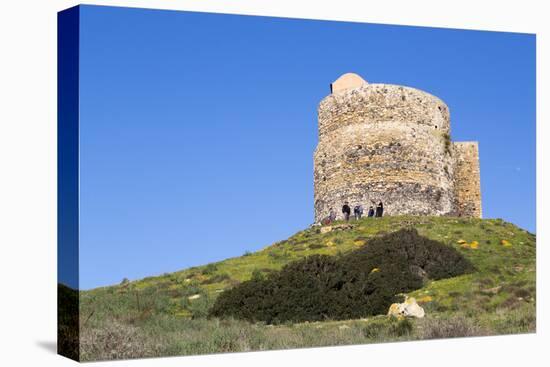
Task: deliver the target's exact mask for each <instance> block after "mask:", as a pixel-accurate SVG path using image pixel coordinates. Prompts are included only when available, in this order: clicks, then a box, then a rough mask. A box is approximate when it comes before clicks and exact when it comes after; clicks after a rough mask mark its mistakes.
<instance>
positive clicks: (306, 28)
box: [80, 6, 536, 289]
mask: <svg viewBox="0 0 550 367" xmlns="http://www.w3.org/2000/svg"><path fill="white" fill-rule="evenodd" d="M80 17H81V25H80V27H81V34H80V36H81V42H80V179H81V182H80V195H81V197H80V198H81V199H80V288H81V289H88V288H93V287H97V286H103V285H109V284H113V283H118V282H120V281H121V280H122V279H123V278H125V277H126V278H129V279H138V278H142V277H145V276H149V275H157V274H162V273H164V272H172V271H176V270H180V269H183V268H186V267H189V266H193V265H200V264H204V263H207V262H212V261H217V260H222V259H224V258H227V257H233V256H240V255H242V254H243V253H244V252H245V251H254V250H258V249H260V248H262V247H265V246H267V245H269V244H271V243H273V242H275V241H278V240H281V239H284V238H286V237H288V236H289V235H291V234H293V233H295V232H297V231H299V230H301V229H303V228H305V227H307V226H308V225H309V224H311V222H312V221H313V158H312V157H313V151H314V149H315V146H316V144H317V116H316V109H317V104H318V103H319V101H320V100H321V99H322V98H323V97H324V96H326V95H327V94H328V93H329V84H330V83H331V82H332V81H333V80H335V79H336V78H338V76H340V75H341V74H343V73H345V72H355V73H358V74H360V75H361V76H362V77H363V78H364V79H366V80H367V81H369V82H373V83H377V82H378V83H391V84H400V85H406V86H412V87H415V88H419V89H422V90H425V91H427V92H429V93H432V94H434V95H436V96H438V97H440V98H441V99H443V100H444V101H445V102H446V103H447V105H448V106H449V108H450V111H451V129H452V138H453V140H456V141H465V140H477V141H479V148H480V159H481V185H482V200H483V214H484V217H486V218H503V219H505V220H507V221H510V222H513V223H515V224H517V225H519V226H521V227H523V228H526V229H528V230H530V231H533V232H534V231H535V204H536V200H535V36H534V35H526V34H513V33H500V32H480V31H463V30H446V29H436V28H419V27H405V26H388V25H374V24H360V23H344V22H329V21H312V20H296V19H281V18H268V17H247V16H235V15H221V14H207V13H187V12H176V11H159V10H145V9H130V8H112V7H94V6H84V7H82V8H81V15H80Z"/></svg>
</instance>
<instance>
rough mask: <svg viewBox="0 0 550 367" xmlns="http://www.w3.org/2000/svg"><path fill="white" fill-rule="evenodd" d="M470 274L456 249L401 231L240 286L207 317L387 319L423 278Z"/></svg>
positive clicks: (294, 264) (271, 320)
mask: <svg viewBox="0 0 550 367" xmlns="http://www.w3.org/2000/svg"><path fill="white" fill-rule="evenodd" d="M418 269H421V270H422V275H420V274H419V272H418ZM472 270H473V266H472V265H471V263H470V262H469V261H468V260H466V259H465V258H464V257H462V255H461V254H460V253H459V252H458V251H457V250H455V249H454V248H452V247H449V246H446V245H444V244H442V243H439V242H437V241H433V240H430V239H427V238H425V237H422V236H420V235H419V234H418V232H417V231H416V230H414V229H406V230H405V229H402V230H400V231H397V232H394V233H391V234H388V235H385V236H383V237H378V238H375V239H373V240H371V241H370V242H369V245H368V246H364V247H361V248H360V249H358V250H355V251H353V252H351V253H349V254H346V255H342V256H339V257H336V256H326V255H313V256H309V257H307V258H305V259H303V260H299V261H294V262H291V263H289V264H287V265H286V266H285V267H284V268H283V269H282V270H281V271H279V272H274V273H271V274H269V275H268V276H267V277H265V278H264V279H251V280H249V281H246V282H243V283H241V284H240V285H238V286H236V287H235V288H233V289H229V290H227V291H225V292H223V293H222V294H221V295H220V296H219V297H218V298H217V300H216V302H215V304H214V306H213V307H212V309H211V310H210V315H211V316H216V317H223V316H232V317H234V318H237V319H245V320H249V321H263V322H267V323H284V322H287V321H291V322H301V321H320V320H325V319H335V320H341V319H350V318H359V317H364V316H368V315H376V314H382V313H386V312H387V309H388V307H389V305H390V304H391V303H393V302H396V301H397V300H398V298H397V297H396V295H397V294H399V293H406V292H410V291H412V290H415V289H418V288H420V287H422V284H423V276H427V277H428V278H429V279H442V278H448V277H453V276H457V275H460V274H464V273H466V272H469V271H472Z"/></svg>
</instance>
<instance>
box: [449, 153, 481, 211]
mask: <svg viewBox="0 0 550 367" xmlns="http://www.w3.org/2000/svg"><path fill="white" fill-rule="evenodd" d="M453 152H454V155H455V177H454V180H455V199H456V214H457V215H458V216H461V217H476V218H481V215H482V211H481V188H480V179H479V177H480V172H479V151H478V144H477V142H460V143H453Z"/></svg>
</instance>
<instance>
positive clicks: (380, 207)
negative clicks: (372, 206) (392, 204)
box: [376, 202, 384, 217]
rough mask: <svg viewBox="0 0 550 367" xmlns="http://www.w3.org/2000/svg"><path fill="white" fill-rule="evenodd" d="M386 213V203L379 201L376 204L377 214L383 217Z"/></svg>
mask: <svg viewBox="0 0 550 367" xmlns="http://www.w3.org/2000/svg"><path fill="white" fill-rule="evenodd" d="M383 214H384V205H383V204H382V202H379V203H378V205H377V206H376V216H377V217H381V216H382V215H383Z"/></svg>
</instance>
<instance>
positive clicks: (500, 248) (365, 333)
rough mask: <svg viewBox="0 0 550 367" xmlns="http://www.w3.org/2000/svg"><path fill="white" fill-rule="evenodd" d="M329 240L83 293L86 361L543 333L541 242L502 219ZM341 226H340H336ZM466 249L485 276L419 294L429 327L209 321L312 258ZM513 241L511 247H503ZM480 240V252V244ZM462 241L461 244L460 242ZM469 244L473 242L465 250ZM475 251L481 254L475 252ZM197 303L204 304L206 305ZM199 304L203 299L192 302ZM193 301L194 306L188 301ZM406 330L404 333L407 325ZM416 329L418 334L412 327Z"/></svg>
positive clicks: (428, 221)
mask: <svg viewBox="0 0 550 367" xmlns="http://www.w3.org/2000/svg"><path fill="white" fill-rule="evenodd" d="M350 223H351V224H352V225H353V227H352V228H351V229H346V230H333V231H331V232H328V233H321V231H320V227H312V228H308V229H306V230H304V231H300V232H298V233H296V234H295V235H293V236H291V237H290V238H288V239H287V240H285V241H281V242H278V243H274V244H272V245H271V246H268V247H266V248H264V249H262V250H260V251H257V252H250V253H248V252H247V253H245V254H243V255H242V256H239V257H235V258H230V259H227V260H224V261H220V262H217V263H213V264H207V265H204V266H199V267H193V268H189V269H185V270H182V271H179V272H175V273H171V274H164V275H161V276H157V277H148V278H144V279H141V280H136V281H130V282H124V283H121V284H120V285H114V286H111V287H103V288H97V289H93V290H90V291H82V292H81V294H80V311H81V317H80V324H81V333H80V334H81V335H80V336H81V343H82V344H81V349H80V352H81V353H80V355H81V359H82V360H101V359H118V358H135V357H150V356H163V355H185V354H202V353H219V352H229V351H248V350H266V349H283V348H300V347H311V346H324V345H344V344H359V343H371V342H385V341H397V340H412V339H430V338H437V337H453V336H469V335H494V334H507V333H525V332H534V331H535V304H536V291H535V254H536V248H535V236H534V235H533V234H531V233H528V232H526V231H524V230H522V229H520V228H518V227H517V226H515V225H513V224H510V223H506V222H504V221H502V220H500V219H484V220H482V219H472V218H451V217H384V218H376V219H373V218H365V219H363V220H361V221H358V222H353V221H352V222H350ZM338 224H341V223H340V222H337V223H336V225H338ZM404 227H414V228H416V229H417V230H418V232H419V233H420V235H422V236H426V237H429V238H431V239H434V240H437V241H440V242H442V243H445V244H447V245H448V246H452V247H455V248H457V249H458V250H459V251H460V252H461V253H462V254H463V255H464V256H465V257H466V258H468V259H469V260H470V261H471V262H472V263H473V264H474V266H475V267H476V269H477V271H476V272H474V273H472V274H468V275H463V276H459V277H455V278H450V279H444V280H439V281H433V282H430V283H428V284H427V285H426V286H425V287H423V288H421V289H419V290H416V291H414V292H411V293H410V295H411V296H414V297H415V298H417V300H418V301H419V303H421V305H422V306H423V307H424V309H425V310H426V318H424V319H420V320H411V321H409V320H407V321H398V320H392V319H388V318H387V317H385V316H376V317H372V318H369V319H368V320H349V321H338V322H336V321H325V322H319V323H303V324H288V325H280V326H267V325H263V324H251V323H247V322H243V321H237V320H227V319H223V320H220V319H205V318H204V316H205V315H206V312H207V310H208V308H209V307H210V306H211V305H212V303H213V301H214V300H215V299H216V297H217V296H218V295H219V294H220V293H221V292H223V290H225V289H228V288H230V287H233V286H235V285H236V284H238V283H240V282H243V281H246V280H248V279H250V278H251V277H252V275H253V274H254V276H261V274H262V273H268V272H270V271H277V270H279V269H281V268H282V267H283V266H284V265H285V264H288V263H289V262H291V261H294V260H297V259H301V258H303V257H305V256H308V255H312V254H326V255H333V256H338V255H341V254H345V253H347V252H349V251H351V250H353V249H356V248H358V247H360V246H365V245H366V246H368V242H369V239H372V238H373V237H374V236H379V235H382V234H385V233H389V232H392V231H395V230H397V229H399V228H404ZM503 240H505V241H507V242H504V243H506V244H507V245H503V244H502V243H503V242H502V241H503ZM474 241H477V248H475V247H476V246H475V243H474V245H473V246H472V243H473V242H474ZM459 242H460V243H459ZM462 242H465V243H462ZM472 247H474V248H472ZM197 295H198V296H197ZM193 296H194V298H193ZM189 297H192V299H189ZM399 322H401V323H402V324H400V325H398V323H399ZM406 323H409V324H410V325H406Z"/></svg>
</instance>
